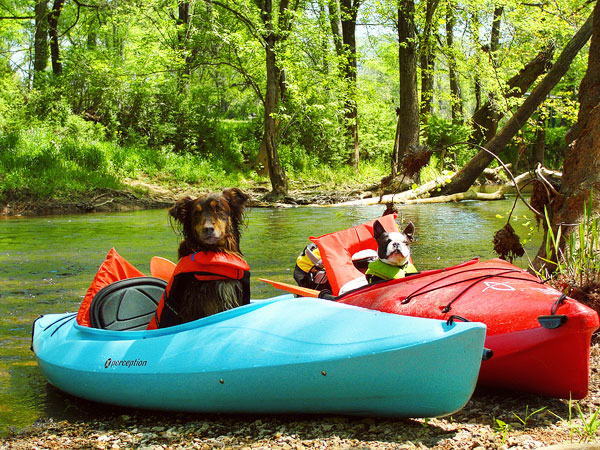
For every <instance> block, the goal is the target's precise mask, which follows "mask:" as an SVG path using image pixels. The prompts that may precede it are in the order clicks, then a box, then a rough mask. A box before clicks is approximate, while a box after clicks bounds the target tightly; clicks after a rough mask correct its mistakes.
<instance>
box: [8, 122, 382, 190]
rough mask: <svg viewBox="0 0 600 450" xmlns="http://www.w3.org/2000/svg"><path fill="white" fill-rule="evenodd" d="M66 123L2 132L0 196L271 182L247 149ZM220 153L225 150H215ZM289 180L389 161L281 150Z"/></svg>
mask: <svg viewBox="0 0 600 450" xmlns="http://www.w3.org/2000/svg"><path fill="white" fill-rule="evenodd" d="M72 117H73V119H72V120H68V121H67V123H66V124H65V125H64V126H62V127H48V126H32V127H30V128H27V129H20V130H18V131H13V132H9V133H4V134H1V133H0V200H5V201H6V200H8V199H13V200H14V199H17V200H18V199H66V198H69V197H71V196H77V195H81V194H85V193H87V192H91V191H94V190H97V189H122V188H124V186H125V184H126V183H125V180H127V179H142V178H143V179H145V180H148V179H149V180H151V182H153V183H155V184H159V185H161V184H162V185H177V186H186V185H190V186H192V185H193V186H195V187H197V188H199V189H203V190H204V189H205V190H212V189H220V188H223V187H229V186H237V187H240V188H242V189H244V188H249V187H251V186H253V185H256V184H265V185H268V186H270V184H269V180H268V179H267V178H265V177H261V176H259V175H257V174H256V172H255V171H254V170H253V169H252V168H251V167H250V165H249V164H244V161H243V159H244V158H243V156H242V154H241V152H238V154H235V153H234V154H233V156H232V154H231V152H230V153H228V154H225V153H223V152H217V151H215V152H214V153H215V154H212V153H209V154H208V155H207V154H204V155H200V154H189V153H188V154H178V153H175V152H172V151H170V150H169V149H152V148H149V147H148V146H144V145H135V144H133V145H131V144H129V145H127V144H124V145H121V144H119V143H118V142H117V141H118V139H116V138H115V139H113V140H107V139H106V136H105V132H104V129H103V128H102V127H99V126H96V125H94V124H93V123H90V122H85V121H83V120H78V119H77V118H75V116H72ZM216 153H220V154H216ZM281 160H282V164H283V166H284V167H285V170H286V173H287V175H288V177H289V178H290V181H291V186H292V188H293V187H296V186H299V187H301V186H302V185H309V184H319V185H323V186H325V187H334V186H339V185H349V184H363V185H366V184H370V183H373V182H376V181H377V180H379V179H380V178H381V177H382V176H384V175H385V170H384V169H385V168H384V167H383V164H376V163H366V164H364V163H363V164H361V170H360V173H359V174H358V175H357V174H355V173H354V171H353V169H352V168H351V167H349V166H346V165H340V166H339V167H331V166H327V165H323V164H320V163H319V161H318V160H317V159H316V158H311V157H310V156H306V155H304V157H298V155H294V154H293V152H291V151H289V149H286V148H283V149H282V151H281Z"/></svg>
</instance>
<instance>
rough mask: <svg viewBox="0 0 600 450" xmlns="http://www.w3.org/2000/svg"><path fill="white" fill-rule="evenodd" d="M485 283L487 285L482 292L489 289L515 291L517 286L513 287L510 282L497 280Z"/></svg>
mask: <svg viewBox="0 0 600 450" xmlns="http://www.w3.org/2000/svg"><path fill="white" fill-rule="evenodd" d="M483 283H484V284H485V285H486V286H487V287H486V288H485V289H484V290H483V291H481V292H485V291H487V290H488V289H493V290H494V291H514V290H515V288H514V287H512V286H511V285H510V284H508V283H498V282H496V281H484V282H483Z"/></svg>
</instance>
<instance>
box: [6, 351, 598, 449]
mask: <svg viewBox="0 0 600 450" xmlns="http://www.w3.org/2000/svg"><path fill="white" fill-rule="evenodd" d="M599 369H600V346H599V345H594V346H593V347H592V353H591V377H590V393H589V395H588V396H587V398H586V399H584V400H581V401H579V402H569V401H568V400H559V399H550V398H542V397H536V396H528V395H519V394H515V393H511V392H498V391H485V390H477V391H476V393H475V395H474V396H473V398H472V399H471V400H470V401H469V402H468V403H467V405H466V406H465V408H463V409H462V410H461V411H458V412H457V413H455V414H452V415H450V416H446V417H443V418H437V419H393V418H373V417H367V418H361V417H342V416H312V415H311V416H308V415H307V416H264V415H244V416H240V415H200V414H183V413H151V412H147V411H135V410H134V411H133V412H130V411H128V412H127V413H115V414H113V415H109V416H107V417H104V418H102V420H90V421H81V422H66V421H60V422H55V421H53V420H52V419H48V420H44V421H40V422H38V423H36V424H34V425H33V426H31V427H28V428H27V429H25V430H22V431H19V432H14V433H12V434H11V435H10V436H6V437H4V438H1V439H0V450H25V449H27V450H30V449H53V450H54V449H56V450H58V449H140V450H165V449H202V450H208V449H244V450H250V449H272V450H292V449H295V450H303V449H362V450H364V449H397V450H412V449H420V450H424V449H436V450H438V449H439V450H442V449H444V450H446V449H467V450H484V449H498V450H508V449H514V450H521V449H523V450H527V449H534V448H544V447H547V446H551V445H556V444H562V445H560V446H558V447H553V450H557V449H558V448H564V449H567V448H568V449H571V448H583V444H584V443H587V444H586V445H585V448H588V449H600V445H599V444H598V442H599V441H600V435H599V434H597V433H596V427H597V426H598V424H599V419H598V418H597V417H594V414H596V413H597V411H598V410H599V409H600V370H599ZM582 417H583V420H582ZM599 431H600V430H599ZM575 444H576V445H575Z"/></svg>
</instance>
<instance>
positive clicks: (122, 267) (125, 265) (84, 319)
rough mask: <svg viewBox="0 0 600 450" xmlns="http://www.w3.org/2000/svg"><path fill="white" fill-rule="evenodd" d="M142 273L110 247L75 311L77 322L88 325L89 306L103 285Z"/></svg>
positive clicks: (141, 275)
mask: <svg viewBox="0 0 600 450" xmlns="http://www.w3.org/2000/svg"><path fill="white" fill-rule="evenodd" d="M143 276H144V274H143V273H142V272H140V271H139V270H137V269H136V268H135V267H134V266H133V265H132V264H131V263H130V262H129V261H127V260H126V259H125V258H123V257H122V256H121V255H119V254H118V253H117V251H116V250H115V249H114V247H113V248H111V249H110V251H109V252H108V255H106V259H105V260H104V261H103V262H102V264H101V265H100V267H99V268H98V271H97V272H96V276H95V277H94V279H93V280H92V284H91V285H90V287H89V288H88V290H87V292H86V294H85V297H84V298H83V301H82V302H81V305H80V306H79V312H78V313H77V323H78V324H79V325H82V326H85V327H89V326H90V306H91V304H92V300H93V299H94V297H95V296H96V294H97V293H98V292H99V291H100V290H101V289H102V288H104V287H106V286H108V285H109V284H112V283H114V282H115V281H120V280H125V279H127V278H134V277H143Z"/></svg>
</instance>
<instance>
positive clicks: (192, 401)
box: [32, 296, 485, 417]
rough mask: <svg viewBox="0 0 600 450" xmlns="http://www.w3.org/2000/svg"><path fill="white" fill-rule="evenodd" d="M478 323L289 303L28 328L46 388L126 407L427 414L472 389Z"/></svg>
mask: <svg viewBox="0 0 600 450" xmlns="http://www.w3.org/2000/svg"><path fill="white" fill-rule="evenodd" d="M484 339H485V326H484V325H482V324H479V323H468V324H467V323H459V322H452V323H449V324H448V323H446V322H445V321H439V320H430V319H423V318H413V317H405V316H398V315H392V314H386V313H382V312H379V311H369V310H364V309H362V308H355V307H352V306H347V305H342V304H338V303H335V302H328V301H325V300H321V299H293V298H289V296H285V297H281V298H276V299H272V300H267V301H259V302H256V303H253V304H251V305H247V306H243V307H240V308H236V309H234V310H230V311H226V312H223V313H220V314H216V315H214V316H210V317H207V318H204V319H200V320H197V321H194V322H190V323H186V324H183V325H178V326H175V327H171V328H167V329H160V330H148V331H110V330H100V329H95V328H89V327H85V326H80V325H78V324H77V323H76V321H75V317H74V315H68V314H50V315H47V316H42V317H41V318H38V319H37V320H36V321H35V323H34V331H33V340H32V348H33V351H34V352H35V354H36V358H37V361H38V365H39V367H40V369H41V372H42V373H43V375H44V376H45V377H46V378H47V379H48V381H49V382H50V383H51V384H53V385H54V386H56V387H57V388H59V389H61V390H63V391H65V392H67V393H69V394H72V395H75V396H78V397H82V398H85V399H88V400H93V401H98V402H103V403H110V404H115V405H122V406H127V407H136V408H148V409H161V410H176V411H192V412H226V413H341V414H353V415H382V416H399V417H434V416H440V415H446V414H450V413H452V412H454V411H457V410H459V409H460V408H462V407H463V406H464V405H465V403H466V402H467V401H468V400H469V398H470V396H471V395H472V393H473V390H474V388H475V385H476V380H477V376H478V373H479V369H480V365H481V356H482V351H483V341H484Z"/></svg>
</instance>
